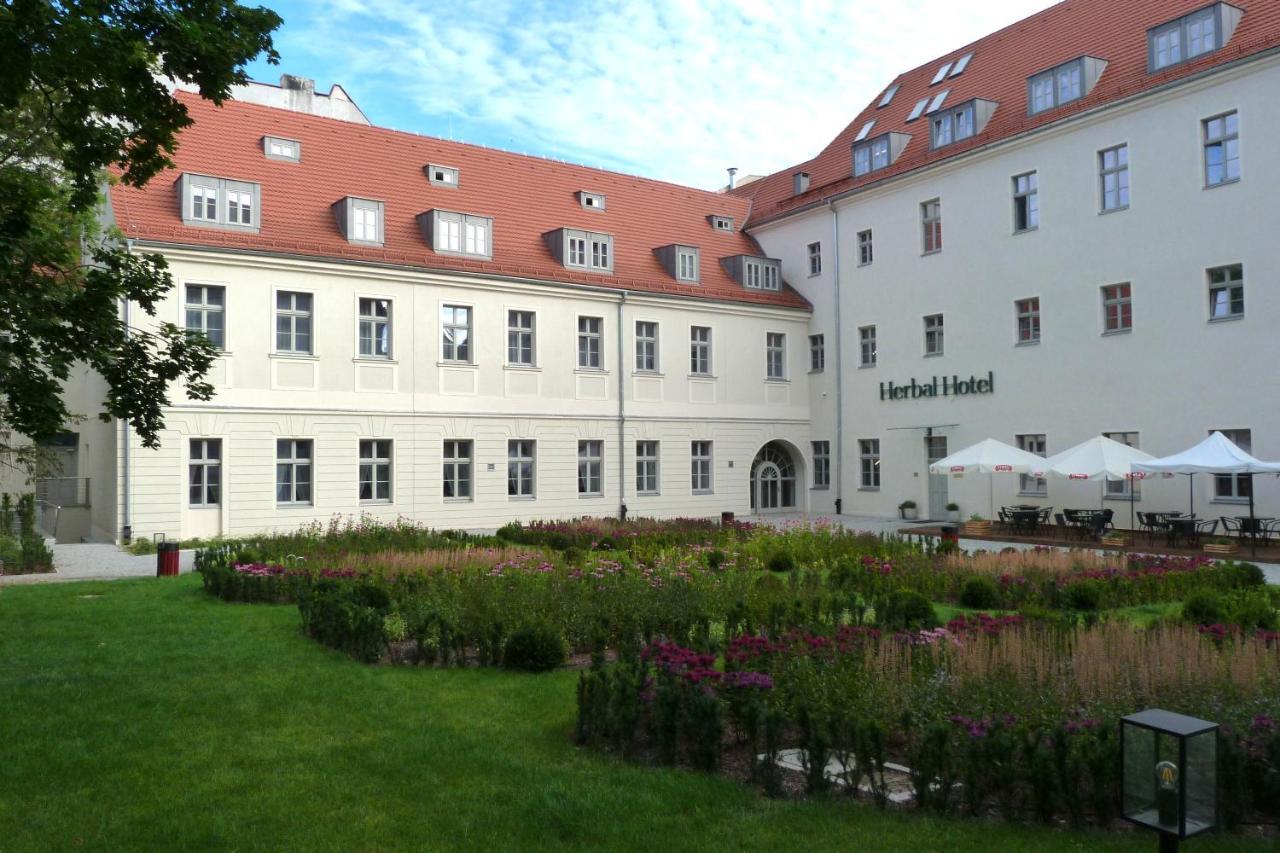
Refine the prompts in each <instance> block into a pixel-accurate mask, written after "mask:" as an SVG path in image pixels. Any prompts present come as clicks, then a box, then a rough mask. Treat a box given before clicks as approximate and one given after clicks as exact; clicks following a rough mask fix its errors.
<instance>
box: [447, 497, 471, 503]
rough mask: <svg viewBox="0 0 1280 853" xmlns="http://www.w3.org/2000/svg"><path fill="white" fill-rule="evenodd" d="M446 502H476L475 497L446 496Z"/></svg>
mask: <svg viewBox="0 0 1280 853" xmlns="http://www.w3.org/2000/svg"><path fill="white" fill-rule="evenodd" d="M444 502H445V503H447V504H469V503H475V499H474V498H445V499H444Z"/></svg>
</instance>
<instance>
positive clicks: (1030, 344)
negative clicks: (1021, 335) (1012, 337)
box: [1014, 338, 1040, 347]
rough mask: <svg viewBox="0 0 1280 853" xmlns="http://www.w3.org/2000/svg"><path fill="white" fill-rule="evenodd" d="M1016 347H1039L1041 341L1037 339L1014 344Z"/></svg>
mask: <svg viewBox="0 0 1280 853" xmlns="http://www.w3.org/2000/svg"><path fill="white" fill-rule="evenodd" d="M1014 346H1015V347H1038V346H1040V339H1039V338H1037V339H1036V340H1034V341H1018V342H1017V343H1015V344H1014Z"/></svg>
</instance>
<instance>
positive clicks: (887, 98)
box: [876, 83, 898, 109]
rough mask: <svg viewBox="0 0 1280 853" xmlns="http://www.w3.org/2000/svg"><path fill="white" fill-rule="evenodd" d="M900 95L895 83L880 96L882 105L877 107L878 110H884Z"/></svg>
mask: <svg viewBox="0 0 1280 853" xmlns="http://www.w3.org/2000/svg"><path fill="white" fill-rule="evenodd" d="M896 94H898V84H897V83H894V84H893V85H892V86H890V87H889V88H888V89H885V90H884V94H883V95H881V96H880V103H879V104H877V105H876V109H883V108H884V107H887V106H889V104H891V103H893V96H894V95H896Z"/></svg>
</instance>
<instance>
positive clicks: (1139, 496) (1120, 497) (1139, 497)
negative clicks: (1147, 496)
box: [1102, 492, 1142, 503]
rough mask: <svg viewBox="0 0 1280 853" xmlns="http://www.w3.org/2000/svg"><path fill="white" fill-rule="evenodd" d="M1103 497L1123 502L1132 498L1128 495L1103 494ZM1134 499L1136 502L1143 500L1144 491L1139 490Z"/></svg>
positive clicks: (1127, 501) (1106, 499) (1105, 499)
mask: <svg viewBox="0 0 1280 853" xmlns="http://www.w3.org/2000/svg"><path fill="white" fill-rule="evenodd" d="M1102 499H1103V500H1104V501H1120V502H1121V503H1129V501H1130V500H1131V499H1130V497H1129V496H1128V495H1103V496H1102ZM1132 500H1133V501H1134V502H1135V503H1137V502H1138V501H1140V500H1142V493H1141V492H1139V493H1138V494H1136V495H1134V496H1133V498H1132Z"/></svg>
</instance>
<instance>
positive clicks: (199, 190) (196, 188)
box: [191, 181, 218, 222]
mask: <svg viewBox="0 0 1280 853" xmlns="http://www.w3.org/2000/svg"><path fill="white" fill-rule="evenodd" d="M191 218H192V219H195V220H199V221H202V222H217V221H218V187H217V185H216V184H215V185H213V186H210V185H208V184H198V183H195V182H194V181H193V182H192V184H191Z"/></svg>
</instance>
